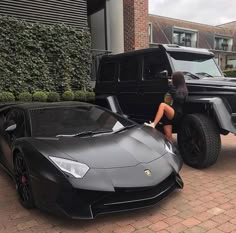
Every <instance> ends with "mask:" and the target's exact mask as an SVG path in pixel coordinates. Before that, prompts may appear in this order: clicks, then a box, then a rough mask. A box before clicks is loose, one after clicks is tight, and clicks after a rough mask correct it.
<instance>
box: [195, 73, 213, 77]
mask: <svg viewBox="0 0 236 233" xmlns="http://www.w3.org/2000/svg"><path fill="white" fill-rule="evenodd" d="M196 74H200V75H203V76H206V77H213V76H212V75H210V74H208V73H206V72H198V73H196Z"/></svg>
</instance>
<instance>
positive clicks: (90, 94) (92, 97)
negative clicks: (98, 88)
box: [85, 91, 95, 103]
mask: <svg viewBox="0 0 236 233" xmlns="http://www.w3.org/2000/svg"><path fill="white" fill-rule="evenodd" d="M85 96H86V101H87V102H92V103H93V102H94V101H95V93H94V92H91V91H86V92H85Z"/></svg>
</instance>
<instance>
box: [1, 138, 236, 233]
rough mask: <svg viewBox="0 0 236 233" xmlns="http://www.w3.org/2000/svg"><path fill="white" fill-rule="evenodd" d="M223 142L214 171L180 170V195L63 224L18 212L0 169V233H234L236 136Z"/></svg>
mask: <svg viewBox="0 0 236 233" xmlns="http://www.w3.org/2000/svg"><path fill="white" fill-rule="evenodd" d="M222 140H223V145H224V146H223V148H222V153H221V156H220V158H219V160H218V162H217V164H215V165H214V166H213V167H211V168H208V169H206V170H195V169H192V168H190V167H187V166H184V167H183V169H182V171H181V175H182V177H183V180H184V182H185V187H184V189H183V190H181V191H177V192H174V193H172V194H171V195H170V196H169V197H168V198H166V199H165V200H163V201H161V202H160V204H158V205H156V206H154V207H151V208H146V209H143V210H138V211H133V212H127V213H119V214H112V215H104V216H100V217H97V219H95V220H86V221H82V220H79V221H78V220H77V221H75V220H74V221H73V220H66V219H62V218H58V217H53V216H50V215H48V214H46V213H41V212H40V211H39V210H32V211H27V210H25V209H23V208H22V207H21V206H20V204H19V203H18V201H17V197H16V194H15V190H14V185H13V184H12V182H11V181H10V178H9V177H8V176H7V175H5V173H4V172H3V171H2V169H0V233H3V232H4V233H14V232H24V233H28V232H37V233H41V232H48V233H49V232H50V233H59V232H61V233H64V232H77V233H82V232H87V233H98V232H104V233H106V232H120V233H129V232H136V233H149V232H160V233H168V232H171V233H172V232H173V233H174V232H198V233H201V232H212V233H220V232H235V233H236V143H235V142H236V137H234V136H232V135H229V136H225V137H222Z"/></svg>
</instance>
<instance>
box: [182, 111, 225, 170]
mask: <svg viewBox="0 0 236 233" xmlns="http://www.w3.org/2000/svg"><path fill="white" fill-rule="evenodd" d="M178 146H179V150H180V153H181V155H182V158H183V160H184V162H185V163H186V164H187V165H189V166H191V167H194V168H206V167H209V166H211V165H213V164H214V163H215V162H216V161H217V158H218V156H219V153H220V149H221V138H220V133H219V129H218V127H217V126H216V124H215V123H214V121H212V120H211V119H210V118H209V117H208V116H206V115H203V114H190V115H187V116H186V117H185V118H184V119H183V121H182V124H181V127H180V129H179V131H178Z"/></svg>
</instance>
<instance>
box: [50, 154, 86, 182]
mask: <svg viewBox="0 0 236 233" xmlns="http://www.w3.org/2000/svg"><path fill="white" fill-rule="evenodd" d="M49 158H50V159H51V160H52V161H53V163H55V164H56V165H57V167H59V168H60V170H62V171H64V172H66V173H69V174H71V175H72V176H74V177H75V178H83V177H84V176H85V174H86V173H87V172H88V170H89V167H88V166H87V165H86V164H84V163H79V162H76V161H73V160H69V159H62V158H58V157H53V156H49Z"/></svg>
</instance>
